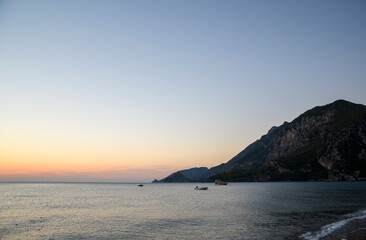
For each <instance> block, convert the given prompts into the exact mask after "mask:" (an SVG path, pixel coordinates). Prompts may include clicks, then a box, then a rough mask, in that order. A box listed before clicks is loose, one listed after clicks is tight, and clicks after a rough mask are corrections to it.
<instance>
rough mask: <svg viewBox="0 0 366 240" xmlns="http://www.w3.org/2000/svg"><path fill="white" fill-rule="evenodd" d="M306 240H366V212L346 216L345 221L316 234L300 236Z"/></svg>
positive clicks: (328, 226) (308, 233)
mask: <svg viewBox="0 0 366 240" xmlns="http://www.w3.org/2000/svg"><path fill="white" fill-rule="evenodd" d="M299 239H306V240H334V239H339V240H366V210H363V211H361V212H357V213H354V214H351V215H348V216H346V218H345V219H343V220H341V221H338V222H334V223H331V224H328V225H325V226H322V227H321V229H320V230H318V231H315V232H307V233H305V234H302V235H300V236H299Z"/></svg>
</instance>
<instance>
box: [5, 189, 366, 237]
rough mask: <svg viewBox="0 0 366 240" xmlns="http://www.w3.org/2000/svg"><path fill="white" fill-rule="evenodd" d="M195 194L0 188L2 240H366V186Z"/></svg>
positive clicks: (116, 190)
mask: <svg viewBox="0 0 366 240" xmlns="http://www.w3.org/2000/svg"><path fill="white" fill-rule="evenodd" d="M195 186H196V184H192V183H182V184H144V186H143V187H138V186H137V184H107V183H100V184H97V183H84V184H83V183H39V184H30V183H25V184H24V183H0V192H1V194H0V239H1V240H8V239H30V240H33V239H37V240H38V239H41V240H42V239H54V240H59V239H60V240H61V239H92V240H93V239H98V240H103V239H248V240H266V239H270V240H295V239H297V240H299V239H300V240H318V239H319V240H329V239H339V240H340V239H347V240H355V239H357V240H359V239H365V235H364V233H365V228H366V224H365V221H366V182H297V183H295V182H293V183H289V182H287V183H283V182H282V183H230V184H228V185H227V186H218V185H214V184H213V183H212V185H210V184H209V183H207V184H205V186H208V189H207V190H206V191H195V190H194V187H195ZM322 226H323V227H322Z"/></svg>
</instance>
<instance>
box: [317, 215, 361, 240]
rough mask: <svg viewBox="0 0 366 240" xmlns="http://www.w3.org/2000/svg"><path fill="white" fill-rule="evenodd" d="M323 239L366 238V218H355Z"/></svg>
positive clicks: (357, 239)
mask: <svg viewBox="0 0 366 240" xmlns="http://www.w3.org/2000/svg"><path fill="white" fill-rule="evenodd" d="M321 239H322V240H334V239H347V240H366V219H355V220H352V221H350V222H349V223H347V224H346V225H344V226H343V227H341V228H339V229H337V230H336V231H334V232H333V233H331V234H329V235H328V236H326V237H324V238H321Z"/></svg>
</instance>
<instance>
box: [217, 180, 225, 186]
mask: <svg viewBox="0 0 366 240" xmlns="http://www.w3.org/2000/svg"><path fill="white" fill-rule="evenodd" d="M215 184H216V185H227V182H223V181H221V180H220V179H218V180H215Z"/></svg>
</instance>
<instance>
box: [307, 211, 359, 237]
mask: <svg viewBox="0 0 366 240" xmlns="http://www.w3.org/2000/svg"><path fill="white" fill-rule="evenodd" d="M345 217H346V218H345V219H343V220H341V221H338V222H334V223H331V224H328V225H325V226H323V227H322V228H321V230H319V231H316V232H307V233H304V234H302V235H300V238H303V239H306V240H319V239H320V238H323V237H325V236H327V235H329V234H331V233H332V232H334V231H336V230H337V229H340V228H341V227H343V226H344V225H345V224H347V223H349V222H351V221H353V220H357V219H365V218H366V210H363V211H360V212H357V213H353V214H348V215H346V216H345Z"/></svg>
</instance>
